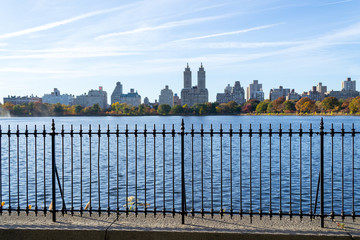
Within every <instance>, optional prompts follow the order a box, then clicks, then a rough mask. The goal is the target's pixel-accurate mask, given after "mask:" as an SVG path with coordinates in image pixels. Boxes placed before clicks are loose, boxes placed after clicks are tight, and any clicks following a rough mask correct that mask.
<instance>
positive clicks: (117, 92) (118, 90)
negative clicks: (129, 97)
mask: <svg viewBox="0 0 360 240" xmlns="http://www.w3.org/2000/svg"><path fill="white" fill-rule="evenodd" d="M122 94H123V86H122V84H121V82H117V83H116V86H115V89H114V91H113V92H112V94H111V105H112V104H114V103H116V102H120V97H121V95H122Z"/></svg>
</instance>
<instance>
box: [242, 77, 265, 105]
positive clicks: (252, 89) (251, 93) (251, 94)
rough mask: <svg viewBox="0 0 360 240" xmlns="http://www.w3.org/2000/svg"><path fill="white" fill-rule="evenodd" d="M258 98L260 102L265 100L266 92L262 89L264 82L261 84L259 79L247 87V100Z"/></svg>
mask: <svg viewBox="0 0 360 240" xmlns="http://www.w3.org/2000/svg"><path fill="white" fill-rule="evenodd" d="M251 99H256V100H258V101H260V102H262V101H264V92H263V90H262V84H259V81H258V80H253V83H250V84H249V86H248V87H247V89H246V100H247V101H249V100H251Z"/></svg>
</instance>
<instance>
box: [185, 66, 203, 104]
mask: <svg viewBox="0 0 360 240" xmlns="http://www.w3.org/2000/svg"><path fill="white" fill-rule="evenodd" d="M197 80H198V81H197V83H198V84H197V86H192V75H191V70H190V67H189V64H187V66H186V68H185V71H184V88H183V89H182V90H181V104H182V105H185V104H187V105H188V106H192V105H194V104H196V103H206V102H208V101H209V92H208V90H207V88H206V75H205V70H204V67H203V65H202V64H201V66H200V68H199V71H198V72H197Z"/></svg>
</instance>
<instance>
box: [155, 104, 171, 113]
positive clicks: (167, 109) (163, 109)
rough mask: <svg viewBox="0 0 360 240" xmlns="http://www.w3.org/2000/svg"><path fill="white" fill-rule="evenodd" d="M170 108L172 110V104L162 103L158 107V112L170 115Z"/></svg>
mask: <svg viewBox="0 0 360 240" xmlns="http://www.w3.org/2000/svg"><path fill="white" fill-rule="evenodd" d="M170 110H171V107H170V105H168V104H160V105H159V107H158V109H157V112H158V113H159V114H161V115H168V114H169V112H170Z"/></svg>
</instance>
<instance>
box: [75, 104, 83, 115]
mask: <svg viewBox="0 0 360 240" xmlns="http://www.w3.org/2000/svg"><path fill="white" fill-rule="evenodd" d="M81 110H83V107H82V106H81V105H75V113H76V114H80V113H81Z"/></svg>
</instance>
